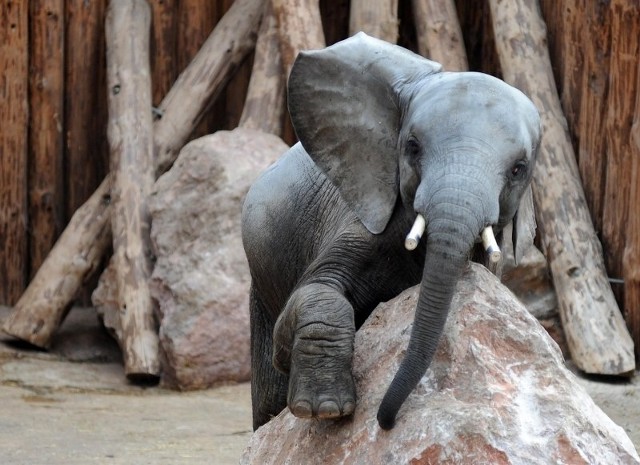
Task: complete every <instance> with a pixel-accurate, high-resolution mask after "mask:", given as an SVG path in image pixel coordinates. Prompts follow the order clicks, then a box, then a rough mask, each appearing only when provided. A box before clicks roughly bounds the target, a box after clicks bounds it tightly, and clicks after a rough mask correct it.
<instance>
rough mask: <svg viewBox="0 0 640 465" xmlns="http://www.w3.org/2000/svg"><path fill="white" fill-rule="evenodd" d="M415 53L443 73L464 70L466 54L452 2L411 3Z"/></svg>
mask: <svg viewBox="0 0 640 465" xmlns="http://www.w3.org/2000/svg"><path fill="white" fill-rule="evenodd" d="M412 5H413V17H414V19H415V23H416V34H417V36H418V37H417V41H418V52H419V53H420V55H422V56H425V57H429V58H431V59H432V60H434V61H437V62H439V63H440V64H442V66H443V67H444V69H445V70H447V71H467V70H468V69H469V64H468V63H467V53H466V52H465V49H464V38H463V36H462V30H461V29H460V22H459V21H458V13H457V11H456V5H455V2H454V1H453V0H413V1H412Z"/></svg>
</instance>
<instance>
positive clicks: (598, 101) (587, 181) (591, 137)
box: [577, 2, 611, 232]
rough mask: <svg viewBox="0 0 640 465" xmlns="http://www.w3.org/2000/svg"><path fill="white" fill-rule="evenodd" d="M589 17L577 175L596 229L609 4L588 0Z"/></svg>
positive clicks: (601, 199) (585, 31)
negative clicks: (578, 172) (578, 170)
mask: <svg viewBox="0 0 640 465" xmlns="http://www.w3.org/2000/svg"><path fill="white" fill-rule="evenodd" d="M585 14H586V15H587V17H588V18H590V21H588V22H587V25H586V27H585V28H584V29H583V34H584V40H583V41H582V44H583V47H584V51H583V54H584V68H583V70H582V72H583V73H584V76H585V77H584V78H583V79H582V90H581V92H580V95H581V99H580V113H581V114H583V115H589V117H588V118H586V117H583V118H581V119H579V121H578V123H579V127H578V128H577V133H578V134H579V138H580V141H579V148H578V160H579V167H580V177H581V178H582V180H583V185H584V190H585V196H586V198H587V203H588V205H589V211H590V212H591V216H592V218H593V222H594V226H595V229H596V232H601V231H602V205H603V203H604V189H605V180H606V172H607V168H606V164H607V157H606V138H605V137H603V134H604V132H605V129H604V128H605V121H606V115H607V111H606V108H607V102H608V82H609V62H610V56H609V53H610V49H611V27H610V21H611V15H610V11H609V4H608V3H603V2H587V7H586V12H585Z"/></svg>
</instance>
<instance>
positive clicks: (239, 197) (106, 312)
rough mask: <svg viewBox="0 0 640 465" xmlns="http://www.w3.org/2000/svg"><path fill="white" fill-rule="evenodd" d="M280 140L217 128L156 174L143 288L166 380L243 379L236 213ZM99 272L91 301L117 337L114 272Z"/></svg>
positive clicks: (244, 330) (246, 362)
mask: <svg viewBox="0 0 640 465" xmlns="http://www.w3.org/2000/svg"><path fill="white" fill-rule="evenodd" d="M287 148H288V146H287V145H286V144H285V143H284V142H282V140H281V139H280V138H278V137H276V136H273V135H271V134H265V133H262V132H259V131H253V130H247V129H236V130H234V131H219V132H216V133H215V134H212V135H209V136H205V137H202V138H200V139H197V140H194V141H192V142H191V143H189V144H188V145H187V146H185V147H184V148H183V149H182V151H181V152H180V155H179V156H178V159H177V160H176V162H175V163H174V165H173V167H172V168H171V169H170V170H169V171H168V172H167V173H165V174H164V175H163V176H161V177H160V178H159V179H158V181H157V182H156V183H155V186H154V190H153V192H152V195H151V198H150V202H149V208H150V212H151V216H152V229H151V239H152V242H153V245H154V248H155V252H156V256H157V261H156V264H155V268H154V272H153V275H152V277H151V281H150V288H151V294H152V296H153V298H154V299H155V300H156V301H157V302H158V321H159V327H160V329H159V334H160V346H161V351H162V358H163V367H162V370H163V371H162V377H161V383H162V385H163V386H166V387H171V388H177V389H183V390H190V389H201V388H206V387H210V386H212V385H215V384H218V383H221V382H227V381H246V380H248V379H249V377H250V358H249V345H250V337H249V311H248V305H249V297H248V296H249V285H250V278H249V269H248V265H247V264H246V258H245V255H244V250H243V248H242V240H241V233H240V214H241V210H242V202H243V200H244V197H245V194H246V192H247V190H248V189H249V186H250V185H251V183H252V182H253V180H254V179H255V178H256V177H257V176H258V174H259V173H260V172H262V171H263V170H264V169H265V168H266V167H267V166H268V165H270V164H271V163H273V162H274V161H275V160H276V159H277V158H278V157H279V156H280V155H281V154H282V153H284V151H286V150H287ZM108 276H109V271H108V270H107V272H105V274H104V277H107V278H108ZM101 281H104V282H101V284H100V286H99V288H98V289H97V290H96V292H95V293H94V305H98V306H101V307H102V308H101V312H102V314H103V319H104V321H105V324H106V325H107V326H108V327H110V328H111V329H112V331H113V332H114V333H115V334H116V336H117V335H118V331H119V321H118V318H117V317H116V315H115V311H114V309H115V307H113V305H112V304H111V305H109V302H110V301H111V300H112V297H111V296H113V291H114V289H111V287H113V279H112V278H111V279H106V280H105V279H104V278H103V279H102V280H101Z"/></svg>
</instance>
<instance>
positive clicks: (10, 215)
mask: <svg viewBox="0 0 640 465" xmlns="http://www.w3.org/2000/svg"><path fill="white" fill-rule="evenodd" d="M28 12H29V7H28V2H27V0H18V1H12V2H2V3H1V4H0V70H2V74H3V77H2V78H0V95H1V96H2V104H0V122H2V127H1V129H0V244H2V246H0V302H2V303H7V304H9V305H11V304H13V303H14V302H15V301H16V300H17V298H18V297H19V296H20V294H21V293H22V291H23V289H24V286H25V284H26V279H27V263H28V261H27V251H28V247H27V140H28V137H27V136H28V132H27V131H28V127H29V109H28V103H27V99H28V82H29V63H28V61H27V57H28V47H29V22H28Z"/></svg>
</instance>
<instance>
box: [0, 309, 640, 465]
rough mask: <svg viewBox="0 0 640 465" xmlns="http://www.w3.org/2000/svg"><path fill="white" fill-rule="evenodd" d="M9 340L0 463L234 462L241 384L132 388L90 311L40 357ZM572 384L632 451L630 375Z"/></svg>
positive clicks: (240, 432)
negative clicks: (587, 396)
mask: <svg viewBox="0 0 640 465" xmlns="http://www.w3.org/2000/svg"><path fill="white" fill-rule="evenodd" d="M7 314H8V309H6V308H1V307H0V320H2V319H3V318H5V317H6V315H7ZM10 341H11V340H10V338H8V337H5V336H0V405H1V406H2V413H3V414H2V415H1V416H0V450H1V451H2V459H1V462H2V463H3V464H6V465H26V464H29V465H40V464H42V465H45V464H46V465H63V464H64V465H73V464H83V465H84V464H87V465H90V464H114V465H120V464H122V465H124V464H127V465H130V464H149V465H151V464H153V465H162V464H172V465H174V464H181V465H182V464H216V465H227V464H237V463H238V460H239V458H240V455H241V454H242V451H243V450H244V448H245V446H246V444H247V442H248V440H249V438H250V436H251V401H250V389H249V384H248V383H245V384H238V385H230V386H221V387H218V388H214V389H209V390H205V391H198V392H188V393H179V392H174V391H169V390H165V389H160V388H141V387H138V386H132V385H131V384H129V383H128V382H127V381H126V379H125V377H124V375H123V371H122V365H121V363H120V354H119V350H118V348H117V346H116V345H115V343H114V342H113V341H112V340H111V339H110V338H109V337H108V336H107V335H106V334H105V333H104V332H103V331H102V330H101V328H100V327H99V325H98V324H97V320H96V317H95V313H94V312H93V310H91V309H74V310H73V311H72V312H71V314H70V315H69V317H68V318H67V320H66V321H65V324H64V326H63V327H62V328H61V330H60V331H59V332H58V334H57V335H56V338H55V340H54V343H53V346H52V348H51V351H50V352H42V351H36V350H33V349H31V348H27V347H24V346H21V345H15V344H13V343H11V342H10ZM580 382H581V384H583V386H584V387H585V388H586V389H587V391H588V392H589V393H590V395H591V396H592V398H593V399H594V400H595V402H596V403H597V404H598V405H599V406H600V407H601V408H602V409H603V410H604V411H605V413H607V414H608V415H609V416H610V417H611V418H612V419H613V420H614V421H615V422H616V423H617V424H619V425H620V426H622V427H623V428H624V429H625V430H626V431H627V433H628V434H629V436H630V438H631V440H632V441H633V442H634V444H635V446H636V448H637V449H640V374H639V375H637V376H635V378H633V379H632V380H631V381H620V380H611V379H594V378H589V379H587V378H584V377H582V378H580Z"/></svg>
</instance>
